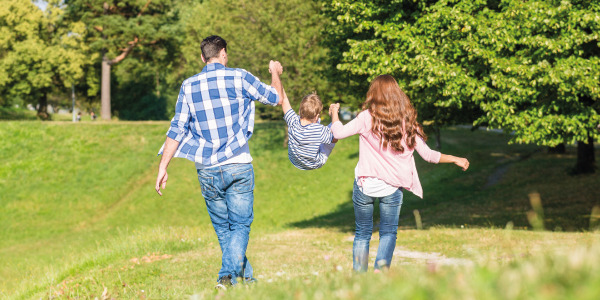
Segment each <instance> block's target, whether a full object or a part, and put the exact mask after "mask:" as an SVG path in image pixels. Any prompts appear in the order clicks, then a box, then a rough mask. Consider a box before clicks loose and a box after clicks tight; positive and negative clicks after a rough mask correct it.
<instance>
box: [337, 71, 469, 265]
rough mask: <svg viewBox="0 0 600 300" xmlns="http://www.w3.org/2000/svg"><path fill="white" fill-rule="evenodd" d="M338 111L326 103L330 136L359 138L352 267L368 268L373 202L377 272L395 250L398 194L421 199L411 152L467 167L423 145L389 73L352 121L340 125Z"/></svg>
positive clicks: (406, 102) (406, 103) (408, 106)
mask: <svg viewBox="0 0 600 300" xmlns="http://www.w3.org/2000/svg"><path fill="white" fill-rule="evenodd" d="M338 111H339V104H334V105H331V107H330V109H329V114H330V115H331V118H332V122H333V125H332V126H331V131H332V132H333V136H334V138H336V139H344V138H347V137H349V136H352V135H355V134H359V135H360V139H359V160H358V165H357V166H356V169H355V180H354V190H353V194H352V201H353V203H354V217H355V220H356V235H355V237H354V245H353V249H352V253H353V257H354V259H353V267H354V270H356V271H359V272H364V271H367V269H368V258H369V241H370V240H371V234H372V231H373V203H374V201H375V199H379V209H380V219H381V220H380V224H379V248H378V250H377V257H376V259H375V266H374V268H375V272H379V271H380V270H381V269H384V268H389V266H390V264H391V262H392V257H393V255H394V249H395V248H396V235H397V230H398V218H399V215H400V207H401V205H402V190H403V189H406V190H408V191H411V192H413V193H414V194H416V195H417V196H419V197H421V198H422V197H423V189H422V187H421V183H420V181H419V177H418V175H417V169H416V166H415V160H414V157H413V152H414V150H417V152H418V153H419V155H420V156H421V157H422V158H423V159H425V160H426V161H428V162H430V163H454V164H456V165H457V166H459V167H461V168H462V169H463V170H466V169H467V168H468V167H469V161H468V160H467V159H465V158H460V157H455V156H451V155H445V154H441V153H440V152H438V151H434V150H431V149H430V148H429V147H428V146H427V144H425V140H426V138H427V137H426V135H425V133H424V132H423V128H422V126H421V124H419V122H417V111H416V110H415V108H414V107H413V106H412V104H411V103H410V99H409V98H408V96H406V94H405V93H404V92H403V91H402V90H401V89H400V86H398V83H397V82H396V80H395V79H394V78H393V77H392V76H390V75H381V76H378V77H377V78H375V80H373V82H372V83H371V86H370V88H369V91H368V92H367V99H366V101H365V103H364V105H363V110H362V112H361V113H359V114H358V116H357V117H356V118H355V119H354V120H352V121H351V122H349V123H348V124H346V125H343V124H342V123H341V122H340V121H339V117H338Z"/></svg>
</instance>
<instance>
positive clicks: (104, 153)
mask: <svg viewBox="0 0 600 300" xmlns="http://www.w3.org/2000/svg"><path fill="white" fill-rule="evenodd" d="M167 128H168V122H113V123H105V122H82V123H76V124H73V123H70V122H47V123H42V122H16V121H13V122H1V123H0V135H1V136H2V137H4V138H5V139H7V141H6V142H5V143H3V144H2V145H0V163H1V165H2V167H1V168H0V278H2V280H0V296H2V297H9V298H13V297H14V298H40V297H41V298H54V297H64V298H74V297H81V298H94V297H98V298H99V299H102V298H105V299H109V298H111V297H115V298H153V299H155V298H186V297H189V296H193V297H195V298H214V297H219V298H221V297H222V298H248V299H250V298H253V299H254V298H296V299H319V298H321V299H328V298H339V299H368V298H373V299H375V298H381V297H391V295H394V298H397V297H398V296H400V297H410V298H416V299H430V298H448V299H464V298H473V299H482V298H491V299H526V298H532V297H530V296H532V295H535V297H533V298H539V299H561V298H577V299H579V298H584V299H595V298H597V297H598V296H599V295H600V275H599V274H600V272H599V271H600V270H599V269H600V264H598V263H599V261H598V260H599V257H600V255H599V254H600V249H599V243H600V241H599V240H600V236H599V234H598V233H594V232H589V231H588V229H589V228H590V213H591V211H592V208H593V207H594V206H600V197H599V196H598V193H597V186H598V183H599V182H600V176H599V175H598V174H594V175H587V176H569V175H567V170H568V168H569V167H571V166H572V165H574V161H575V157H574V153H575V151H574V150H575V149H573V148H569V149H568V154H566V155H548V154H546V153H545V151H544V150H543V149H541V148H539V147H536V146H530V145H508V144H507V140H508V138H507V137H505V136H503V135H501V134H496V133H490V132H483V131H474V132H472V131H469V130H464V129H457V128H450V129H448V130H446V131H443V132H442V142H443V149H442V151H443V152H445V153H449V154H454V155H459V156H466V157H467V158H469V160H470V161H471V168H470V169H469V171H467V172H462V171H460V170H459V169H458V168H457V167H455V166H450V165H431V164H427V163H426V162H424V161H423V160H422V159H420V158H418V156H417V158H416V160H417V168H418V170H419V175H420V178H421V181H422V184H423V187H424V191H425V198H424V199H423V200H421V199H420V198H417V197H416V196H414V195H412V194H410V193H405V194H404V195H405V197H404V204H403V208H402V212H401V221H400V226H401V230H400V231H399V235H398V242H397V251H398V253H397V254H396V255H395V257H394V262H393V266H392V269H391V270H390V272H389V273H388V274H383V276H381V274H380V275H379V276H378V275H375V274H363V275H360V274H359V275H357V274H353V273H352V272H351V271H350V270H351V264H352V260H351V249H352V234H353V232H352V231H353V223H354V217H353V209H352V203H351V198H350V197H351V191H352V180H353V175H354V167H355V166H356V162H357V160H358V139H357V138H351V139H348V140H344V141H341V142H340V143H339V144H338V145H337V146H336V148H335V149H334V151H333V154H332V156H331V158H330V160H329V162H328V163H327V165H326V166H325V167H324V168H322V169H320V170H316V171H310V172H307V171H300V170H297V169H295V168H294V167H293V166H292V165H291V164H290V163H289V161H288V159H287V150H286V149H284V148H283V147H282V143H283V138H284V124H283V123H282V122H267V123H259V124H257V128H256V131H255V134H254V136H253V137H252V140H251V142H250V146H251V152H252V154H253V158H254V162H253V164H254V167H255V174H256V190H255V207H254V209H255V222H254V224H253V225H252V233H251V239H250V245H249V252H248V254H249V255H248V256H249V258H250V259H251V261H252V263H253V265H254V268H255V270H256V275H257V276H258V278H259V280H260V282H259V284H257V285H256V286H253V287H251V288H250V289H247V288H246V287H240V288H239V289H235V290H233V291H228V292H227V293H225V294H219V293H216V292H215V291H214V290H213V285H214V281H215V280H216V278H215V275H216V273H217V271H218V269H219V267H220V253H219V249H218V243H217V241H216V236H215V234H214V232H213V229H212V226H211V224H210V220H209V218H208V215H207V213H206V208H205V204H204V200H203V199H202V196H201V194H200V188H199V184H198V181H197V178H196V176H195V169H194V166H193V164H192V163H191V162H189V161H187V160H183V159H174V160H173V161H172V163H171V166H170V167H169V183H168V185H167V189H166V191H165V192H164V196H163V197H158V196H157V195H156V192H155V191H154V188H153V186H154V180H155V176H156V169H157V165H158V161H159V158H158V157H157V156H156V152H157V151H158V149H159V148H160V145H161V144H162V142H163V141H164V133H165V132H166V130H167ZM597 153H598V151H597ZM531 193H538V194H539V195H540V197H541V202H542V206H543V208H544V214H543V220H544V222H543V223H544V226H545V228H546V229H549V231H543V232H538V231H530V230H523V229H530V228H531V226H530V223H529V221H528V220H527V213H528V212H529V211H530V210H531V205H530V203H529V194H531ZM415 210H416V211H418V212H419V214H420V216H421V218H422V222H423V226H424V229H425V230H417V229H416V223H415V217H414V214H413V211H415ZM507 224H508V229H504V228H506V227H507ZM517 229H519V230H517ZM377 240H378V238H377V236H376V234H375V237H374V239H373V241H372V247H371V249H372V252H375V247H376V245H377ZM582 261H585V262H586V263H582ZM449 262H455V263H449ZM573 278H575V279H577V280H575V279H573Z"/></svg>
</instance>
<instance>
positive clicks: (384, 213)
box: [352, 181, 402, 272]
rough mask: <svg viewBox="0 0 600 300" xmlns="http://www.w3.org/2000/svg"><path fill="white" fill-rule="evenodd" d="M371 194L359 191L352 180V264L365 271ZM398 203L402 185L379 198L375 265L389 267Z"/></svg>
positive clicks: (371, 231)
mask: <svg viewBox="0 0 600 300" xmlns="http://www.w3.org/2000/svg"><path fill="white" fill-rule="evenodd" d="M374 200H375V198H374V197H370V196H367V195H365V194H363V193H362V192H361V191H360V189H359V187H358V185H357V184H356V181H355V182H354V190H353V192H352V202H353V203H354V219H355V222H356V232H355V236H354V245H353V247H352V256H353V268H354V270H355V271H358V272H366V271H367V269H368V263H369V241H370V240H371V234H372V233H373V203H374ZM401 206H402V189H398V190H397V191H396V192H395V193H393V194H391V195H389V196H386V197H381V198H379V212H380V213H379V216H380V221H379V248H378V249H377V257H376V258H375V269H376V270H379V269H382V268H389V266H390V264H391V263H392V257H393V256H394V249H395V248H396V235H397V233H398V219H399V217H400V207H401Z"/></svg>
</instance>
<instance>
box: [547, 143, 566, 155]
mask: <svg viewBox="0 0 600 300" xmlns="http://www.w3.org/2000/svg"><path fill="white" fill-rule="evenodd" d="M548 153H549V154H565V153H567V147H566V146H565V143H562V144H558V145H556V146H554V147H548Z"/></svg>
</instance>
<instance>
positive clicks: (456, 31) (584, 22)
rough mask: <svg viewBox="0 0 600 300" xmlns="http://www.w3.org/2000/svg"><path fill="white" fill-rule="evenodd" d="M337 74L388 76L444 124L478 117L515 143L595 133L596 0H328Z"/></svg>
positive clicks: (599, 55) (598, 83)
mask: <svg viewBox="0 0 600 300" xmlns="http://www.w3.org/2000/svg"><path fill="white" fill-rule="evenodd" d="M325 7H326V9H325V12H326V14H327V15H328V16H329V18H330V20H331V26H329V27H327V28H326V33H327V34H328V35H329V36H330V38H329V39H330V40H331V41H333V42H334V43H337V44H340V45H339V46H338V49H339V50H340V51H342V54H341V55H339V56H337V57H335V59H336V60H337V62H338V64H337V68H338V70H339V72H340V73H347V74H350V76H355V77H354V78H359V79H360V80H365V79H369V80H370V79H372V78H374V77H375V76H377V75H380V74H384V73H388V74H392V75H394V76H395V77H396V78H397V79H398V81H399V83H400V85H401V87H403V88H404V89H406V91H407V93H408V95H409V96H410V97H411V99H412V100H413V102H414V103H415V104H416V106H417V109H418V110H419V112H420V113H421V115H422V116H423V115H424V116H425V118H424V119H425V120H431V121H433V122H434V123H437V124H448V123H452V122H464V121H474V124H475V125H488V126H491V127H496V128H502V129H504V130H506V131H514V132H515V135H514V138H513V140H512V141H515V142H520V143H536V144H540V145H548V146H554V145H557V144H560V143H563V142H575V141H587V137H588V135H589V136H593V137H598V131H597V130H596V129H595V127H596V126H597V124H598V123H600V116H599V114H598V111H599V104H598V103H599V99H600V64H599V59H600V50H599V49H600V48H599V42H600V39H599V34H600V33H599V31H600V30H599V28H600V27H599V24H600V23H599V22H600V11H599V6H598V4H597V3H596V2H593V1H572V2H569V1H562V2H558V1H520V0H504V1H483V0H480V1H462V0H443V1H416V2H415V1H412V0H399V1H392V2H385V3H383V2H371V1H329V2H328V3H327V4H326V6H325Z"/></svg>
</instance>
